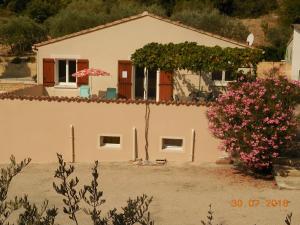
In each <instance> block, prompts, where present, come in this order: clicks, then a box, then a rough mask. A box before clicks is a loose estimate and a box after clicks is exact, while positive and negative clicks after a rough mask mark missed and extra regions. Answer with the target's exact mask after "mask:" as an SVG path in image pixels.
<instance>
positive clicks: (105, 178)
mask: <svg viewBox="0 0 300 225" xmlns="http://www.w3.org/2000/svg"><path fill="white" fill-rule="evenodd" d="M2 166H3V165H2ZM91 166H92V164H75V168H76V169H75V173H76V175H77V176H78V177H79V179H80V183H79V186H80V187H82V185H83V184H85V183H89V181H90V178H91V175H90V168H91ZM0 167H1V166H0ZM56 167H57V165H56V164H30V165H29V166H28V167H27V168H25V169H24V171H23V172H22V173H21V174H19V175H18V176H17V177H15V179H14V180H13V181H12V183H11V188H10V190H9V196H8V198H12V197H13V196H15V195H23V194H25V193H26V194H28V196H29V198H30V200H31V201H33V202H35V203H40V202H42V201H43V200H44V199H45V198H47V199H48V200H49V202H50V205H55V206H56V207H58V208H59V211H60V215H59V216H58V217H57V223H59V224H72V223H71V222H70V221H69V220H68V217H67V216H65V215H63V214H62V198H61V197H60V196H59V195H57V194H56V193H55V192H54V190H53V187H52V183H53V181H54V178H53V174H54V171H55V169H56ZM100 179H101V181H100V183H101V187H102V190H103V191H104V198H105V199H106V203H105V204H104V205H103V212H104V213H106V212H107V210H108V209H109V208H113V207H117V208H120V207H121V206H124V205H125V202H126V200H127V199H128V197H135V196H137V195H141V194H143V193H146V194H147V195H149V196H153V202H152V203H151V207H150V210H151V214H152V216H153V218H154V220H155V224H156V225H198V224H199V225H200V224H201V220H202V219H205V218H206V215H207V211H208V206H209V204H212V208H213V211H214V221H215V222H216V224H217V223H218V224H221V223H222V224H223V225H254V224H256V225H280V224H284V219H285V216H286V214H287V213H289V212H293V223H292V225H298V223H299V221H300V210H299V208H300V192H299V191H296V190H279V189H278V188H277V187H276V184H275V182H274V181H273V180H269V181H264V180H257V179H254V178H251V177H249V176H244V175H242V174H240V173H239V172H237V171H236V170H234V169H233V168H232V167H231V166H224V165H222V166H218V165H215V164H201V165H196V164H187V163H186V164H175V163H169V164H168V165H165V166H136V165H132V164H129V163H101V164H100ZM253 200H255V201H253ZM272 200H277V203H276V202H275V201H273V205H272V204H271V203H272V202H270V201H272ZM241 203H243V205H238V204H241ZM280 203H281V206H280ZM234 204H237V205H234ZM249 204H250V205H249ZM253 204H257V205H256V206H254V205H253ZM79 222H80V224H81V225H89V224H91V222H90V220H89V218H88V217H87V216H86V215H85V214H84V213H80V214H79Z"/></svg>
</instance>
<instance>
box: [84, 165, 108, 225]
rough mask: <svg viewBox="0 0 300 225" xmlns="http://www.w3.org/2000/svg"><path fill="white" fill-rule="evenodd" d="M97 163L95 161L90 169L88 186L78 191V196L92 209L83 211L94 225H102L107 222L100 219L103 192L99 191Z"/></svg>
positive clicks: (103, 201)
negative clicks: (90, 179) (90, 175)
mask: <svg viewBox="0 0 300 225" xmlns="http://www.w3.org/2000/svg"><path fill="white" fill-rule="evenodd" d="M98 164H99V163H98V161H95V165H94V167H93V168H92V177H93V179H92V181H91V184H90V185H84V188H83V190H81V191H80V196H81V198H82V199H83V200H84V202H85V203H86V204H87V205H88V206H90V207H91V208H92V209H84V212H85V213H86V214H88V215H89V216H90V217H91V219H92V221H93V223H94V225H102V224H103V225H104V224H107V222H108V220H107V219H106V218H101V210H100V209H99V207H100V206H101V205H102V204H103V203H105V200H104V199H103V198H102V196H103V191H100V190H99V183H98V178H99V173H98Z"/></svg>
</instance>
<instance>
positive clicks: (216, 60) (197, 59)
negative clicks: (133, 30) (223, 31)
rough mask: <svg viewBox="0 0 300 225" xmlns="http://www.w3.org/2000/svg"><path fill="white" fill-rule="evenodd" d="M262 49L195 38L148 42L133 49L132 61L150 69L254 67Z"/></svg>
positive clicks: (204, 69) (211, 69)
mask: <svg viewBox="0 0 300 225" xmlns="http://www.w3.org/2000/svg"><path fill="white" fill-rule="evenodd" d="M262 56H263V55H262V51H260V50H258V49H250V48H247V49H245V48H221V47H218V46H215V47H206V46H202V45H197V43H195V42H184V43H179V44H173V43H169V44H159V43H150V44H147V45H145V46H144V47H143V48H140V49H138V50H136V51H135V53H134V54H133V55H132V56H131V59H132V61H133V63H134V64H135V65H137V66H140V67H147V68H149V69H161V70H165V71H174V70H177V69H186V70H190V71H194V72H199V71H205V72H211V71H220V70H221V71H222V70H230V71H233V72H237V71H238V69H239V68H249V67H252V68H254V69H255V68H256V65H257V64H258V63H259V62H260V61H261V59H262Z"/></svg>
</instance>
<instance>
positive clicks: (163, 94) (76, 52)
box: [33, 12, 249, 101]
mask: <svg viewBox="0 0 300 225" xmlns="http://www.w3.org/2000/svg"><path fill="white" fill-rule="evenodd" d="M186 41H188V42H196V43H198V44H199V45H205V46H221V47H232V48H235V47H237V48H247V47H249V46H248V45H246V44H243V43H239V42H236V41H233V40H230V39H228V38H224V37H221V36H218V35H215V34H211V33H208V32H204V31H201V30H197V29H195V28H192V27H189V26H186V25H183V24H181V23H179V22H175V21H171V20H169V19H165V18H162V17H159V16H156V15H153V14H150V13H148V12H144V13H142V14H139V15H136V16H132V17H128V18H125V19H121V20H118V21H115V22H112V23H108V24H105V25H101V26H97V27H94V28H91V29H87V30H83V31H80V32H77V33H73V34H70V35H66V36H63V37H59V38H55V39H51V40H48V41H45V42H42V43H39V44H36V45H34V47H33V48H34V50H35V51H36V53H37V71H38V72H37V82H38V84H43V85H44V86H45V87H46V90H47V93H48V95H50V96H78V95H79V86H80V85H83V84H87V83H88V82H89V81H88V79H87V78H74V77H72V76H71V75H72V74H73V73H74V72H76V71H79V70H82V69H84V68H88V67H91V68H99V69H103V70H105V71H107V72H109V73H110V74H111V76H108V77H90V79H91V80H90V85H91V84H92V87H91V89H92V94H95V95H98V93H99V91H106V90H107V88H116V89H117V92H118V96H119V97H121V98H127V99H143V98H145V99H155V100H157V101H159V100H171V99H173V98H174V97H175V96H181V97H184V96H188V95H189V93H190V92H191V91H192V90H195V89H199V88H200V86H204V88H206V89H207V88H209V84H210V85H224V84H225V85H226V82H227V81H230V80H231V79H232V78H231V76H230V73H228V72H226V71H219V72H214V73H213V74H212V76H210V77H213V81H211V80H208V79H206V78H199V76H198V75H197V74H193V73H191V72H187V71H177V72H175V74H169V73H167V72H164V71H148V74H149V76H148V78H146V79H148V80H147V81H146V82H145V80H144V79H145V78H144V68H138V67H135V66H134V65H133V64H132V62H131V61H130V58H131V55H132V54H133V53H134V52H135V51H136V50H137V49H139V48H141V47H143V46H144V45H146V44H148V43H151V42H158V43H170V42H172V43H181V42H186ZM144 83H146V84H147V88H148V91H147V95H148V96H144Z"/></svg>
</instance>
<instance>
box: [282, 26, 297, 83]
mask: <svg viewBox="0 0 300 225" xmlns="http://www.w3.org/2000/svg"><path fill="white" fill-rule="evenodd" d="M293 28H294V31H293V34H292V38H291V39H290V41H289V42H288V46H287V50H286V54H285V60H286V62H287V63H288V64H289V65H291V67H292V68H291V79H292V80H300V24H294V25H293Z"/></svg>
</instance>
